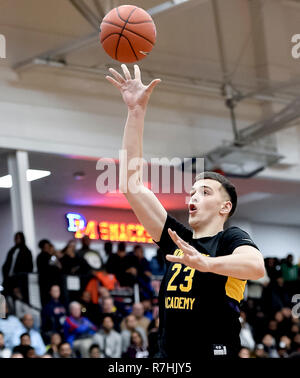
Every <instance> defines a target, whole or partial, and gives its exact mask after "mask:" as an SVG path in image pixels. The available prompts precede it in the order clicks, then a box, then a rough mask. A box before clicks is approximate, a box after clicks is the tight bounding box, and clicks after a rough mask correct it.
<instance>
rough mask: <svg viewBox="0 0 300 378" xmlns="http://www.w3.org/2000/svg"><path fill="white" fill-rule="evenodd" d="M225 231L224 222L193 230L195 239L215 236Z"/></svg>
mask: <svg viewBox="0 0 300 378" xmlns="http://www.w3.org/2000/svg"><path fill="white" fill-rule="evenodd" d="M223 230H224V223H223V222H220V223H208V224H201V225H197V226H196V227H195V228H193V239H199V238H204V237H208V236H214V235H217V234H218V233H219V232H220V231H223Z"/></svg>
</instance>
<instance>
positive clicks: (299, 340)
mask: <svg viewBox="0 0 300 378" xmlns="http://www.w3.org/2000/svg"><path fill="white" fill-rule="evenodd" d="M291 349H292V352H293V353H294V352H300V333H297V334H296V335H295V336H294V337H293V339H292V344H291Z"/></svg>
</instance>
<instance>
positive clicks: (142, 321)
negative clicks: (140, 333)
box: [132, 303, 150, 333]
mask: <svg viewBox="0 0 300 378" xmlns="http://www.w3.org/2000/svg"><path fill="white" fill-rule="evenodd" d="M132 314H133V315H135V317H136V319H137V324H138V326H140V327H142V328H143V329H144V331H145V332H146V333H147V329H148V327H149V324H150V319H149V318H147V317H146V316H144V306H143V305H142V303H134V305H133V306H132Z"/></svg>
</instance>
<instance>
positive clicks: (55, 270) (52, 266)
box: [37, 239, 62, 306]
mask: <svg viewBox="0 0 300 378" xmlns="http://www.w3.org/2000/svg"><path fill="white" fill-rule="evenodd" d="M39 248H40V249H41V252H40V253H39V255H38V256H37V269H38V273H39V285H40V295H41V302H42V306H44V305H45V304H46V303H47V302H49V300H50V297H49V291H50V288H51V286H53V285H59V286H61V268H62V266H61V264H60V262H59V260H58V259H57V257H56V252H55V249H54V247H53V245H52V244H51V243H50V241H49V240H46V239H43V240H41V241H40V242H39Z"/></svg>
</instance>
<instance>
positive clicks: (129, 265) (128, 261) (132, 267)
mask: <svg viewBox="0 0 300 378" xmlns="http://www.w3.org/2000/svg"><path fill="white" fill-rule="evenodd" d="M124 265H125V272H126V274H127V275H131V276H132V282H133V283H138V284H139V288H140V295H141V297H142V298H145V299H149V298H152V296H153V289H152V287H151V277H152V273H151V270H150V266H149V262H148V260H147V259H146V258H145V257H144V250H143V247H142V246H141V245H135V246H134V249H133V252H130V253H128V255H127V256H126V257H125V258H124ZM128 286H132V285H128Z"/></svg>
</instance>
